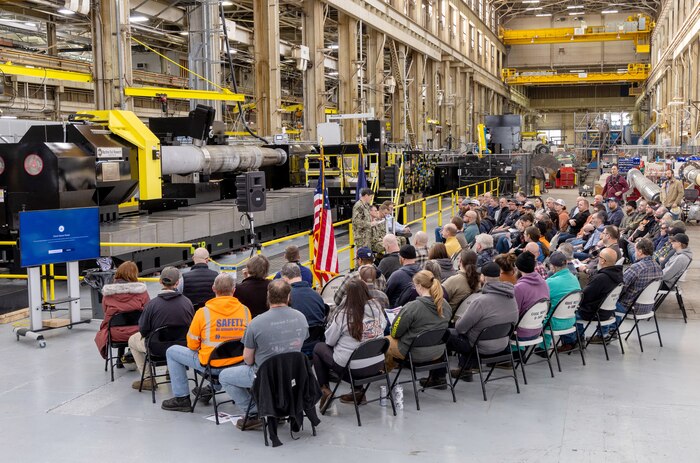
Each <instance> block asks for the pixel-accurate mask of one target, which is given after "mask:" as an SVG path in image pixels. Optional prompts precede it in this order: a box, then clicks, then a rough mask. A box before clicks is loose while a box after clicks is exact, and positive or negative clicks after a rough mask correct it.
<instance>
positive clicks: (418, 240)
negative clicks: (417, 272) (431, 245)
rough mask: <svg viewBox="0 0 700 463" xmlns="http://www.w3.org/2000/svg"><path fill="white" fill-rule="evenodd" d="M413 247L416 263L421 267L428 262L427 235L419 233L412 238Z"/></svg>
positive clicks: (422, 232)
mask: <svg viewBox="0 0 700 463" xmlns="http://www.w3.org/2000/svg"><path fill="white" fill-rule="evenodd" d="M413 241H414V243H415V244H414V245H413V246H414V247H415V248H416V263H417V264H418V265H420V266H421V267H423V264H425V263H426V262H427V261H428V234H427V233H426V232H424V231H419V232H417V233H416V235H415V237H414V240H413Z"/></svg>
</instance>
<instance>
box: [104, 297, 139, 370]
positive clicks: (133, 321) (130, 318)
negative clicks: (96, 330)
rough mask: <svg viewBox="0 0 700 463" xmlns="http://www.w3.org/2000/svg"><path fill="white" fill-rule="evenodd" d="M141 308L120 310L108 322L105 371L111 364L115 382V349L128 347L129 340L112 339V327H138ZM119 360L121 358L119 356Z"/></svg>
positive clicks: (110, 367)
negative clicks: (128, 310) (126, 310)
mask: <svg viewBox="0 0 700 463" xmlns="http://www.w3.org/2000/svg"><path fill="white" fill-rule="evenodd" d="M141 313H142V312H141V311H140V310H132V311H130V312H119V313H117V314H114V316H112V318H110V319H109V323H107V358H106V359H105V371H107V367H108V366H109V373H110V376H111V378H112V382H114V359H115V358H117V357H115V356H114V352H113V349H126V348H127V347H129V342H128V341H113V340H112V328H117V327H123V326H131V327H136V328H137V329H138V326H139V319H140V318H141ZM117 360H119V359H118V358H117Z"/></svg>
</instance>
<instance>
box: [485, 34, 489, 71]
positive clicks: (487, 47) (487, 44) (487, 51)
mask: <svg viewBox="0 0 700 463" xmlns="http://www.w3.org/2000/svg"><path fill="white" fill-rule="evenodd" d="M484 52H485V53H486V56H485V58H486V59H484V67H486V68H487V69H488V67H489V41H488V39H487V38H486V37H484Z"/></svg>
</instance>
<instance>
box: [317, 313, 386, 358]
mask: <svg viewBox="0 0 700 463" xmlns="http://www.w3.org/2000/svg"><path fill="white" fill-rule="evenodd" d="M362 322H363V324H364V330H363V331H362V341H367V340H369V339H374V338H377V337H380V336H384V328H385V327H386V317H385V316H384V314H383V313H382V309H381V306H380V303H379V302H378V301H375V300H373V299H370V300H369V301H368V302H367V304H365V317H364V319H363V320H362ZM360 342H361V341H358V340H357V339H355V338H353V337H352V336H351V335H350V330H349V329H348V317H347V310H346V309H345V307H344V306H341V308H340V309H339V310H338V311H337V312H336V314H335V316H333V318H332V319H331V321H330V323H329V324H328V327H327V328H326V344H328V345H329V346H331V347H332V348H333V361H334V362H335V363H337V364H338V365H340V366H341V367H344V366H345V365H347V363H348V360H349V359H350V356H351V355H352V352H353V351H354V350H355V349H356V348H357V346H359V345H360ZM353 368H355V365H354V363H353ZM357 368H360V367H359V366H358V367H357Z"/></svg>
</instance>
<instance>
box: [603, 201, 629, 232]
mask: <svg viewBox="0 0 700 463" xmlns="http://www.w3.org/2000/svg"><path fill="white" fill-rule="evenodd" d="M620 201H621V199H620V198H608V220H607V225H615V226H616V227H619V226H620V224H622V219H623V218H624V217H625V213H624V212H623V211H622V208H621V207H620Z"/></svg>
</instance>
